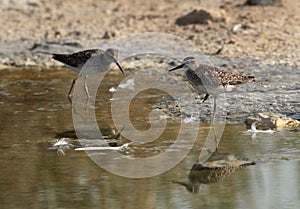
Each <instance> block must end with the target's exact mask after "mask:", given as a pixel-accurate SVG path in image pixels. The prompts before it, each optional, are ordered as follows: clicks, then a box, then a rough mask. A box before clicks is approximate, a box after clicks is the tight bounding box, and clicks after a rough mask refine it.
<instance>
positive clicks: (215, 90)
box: [194, 85, 234, 95]
mask: <svg viewBox="0 0 300 209" xmlns="http://www.w3.org/2000/svg"><path fill="white" fill-rule="evenodd" d="M233 87H234V86H233V85H227V86H222V85H221V86H213V87H212V86H202V85H201V86H194V88H195V89H196V91H197V92H198V93H199V94H209V95H217V94H222V93H226V92H230V91H232V90H233Z"/></svg>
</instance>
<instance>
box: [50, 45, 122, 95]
mask: <svg viewBox="0 0 300 209" xmlns="http://www.w3.org/2000/svg"><path fill="white" fill-rule="evenodd" d="M92 56H101V57H102V58H103V60H104V62H105V63H103V64H108V65H110V64H111V63H115V64H116V65H117V66H118V67H119V69H120V71H121V72H122V73H124V71H123V69H122V67H121V66H120V64H119V63H118V61H117V50H115V49H107V50H106V51H103V50H101V49H87V50H84V51H79V52H75V53H72V54H52V58H53V59H55V60H57V61H60V62H62V63H64V64H65V65H66V66H67V67H68V68H70V69H71V70H73V71H75V72H77V73H79V75H78V77H77V78H75V79H74V80H73V82H72V85H71V87H70V90H69V93H68V96H69V98H70V96H71V92H72V89H73V86H74V84H75V82H76V80H77V79H78V78H79V77H80V76H81V75H82V74H83V73H82V71H81V70H82V68H83V66H84V64H85V63H86V62H87V61H88V59H90V58H91V57H92ZM85 76H87V75H85ZM85 86H86V85H85ZM86 88H87V87H86ZM86 93H87V95H88V96H89V94H88V91H87V89H86Z"/></svg>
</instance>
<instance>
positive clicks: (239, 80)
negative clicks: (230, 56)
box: [170, 57, 254, 101]
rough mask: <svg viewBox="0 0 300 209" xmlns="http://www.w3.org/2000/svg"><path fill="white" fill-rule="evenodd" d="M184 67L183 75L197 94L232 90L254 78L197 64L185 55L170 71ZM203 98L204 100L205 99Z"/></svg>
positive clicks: (193, 59)
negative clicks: (180, 62)
mask: <svg viewBox="0 0 300 209" xmlns="http://www.w3.org/2000/svg"><path fill="white" fill-rule="evenodd" d="M179 68H185V69H186V71H185V75H186V77H187V79H188V81H189V82H190V83H191V85H192V86H193V87H194V88H195V90H197V92H198V93H199V94H204V93H206V94H207V95H206V97H205V100H206V99H207V98H208V96H209V94H212V95H217V94H221V93H224V92H227V91H231V90H232V86H234V85H239V84H243V83H246V82H249V81H252V80H254V76H244V75H241V74H238V73H235V72H226V71H224V70H222V69H221V68H218V67H212V66H209V65H204V64H199V65H198V64H197V63H196V60H195V58H194V57H187V58H185V59H184V60H183V63H182V64H181V65H179V66H177V67H175V68H173V69H171V70H170V71H173V70H176V69H179ZM205 100H204V101H205Z"/></svg>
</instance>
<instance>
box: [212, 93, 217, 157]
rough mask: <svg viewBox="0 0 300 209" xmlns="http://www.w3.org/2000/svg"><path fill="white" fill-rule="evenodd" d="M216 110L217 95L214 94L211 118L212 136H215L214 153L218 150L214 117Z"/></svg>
mask: <svg viewBox="0 0 300 209" xmlns="http://www.w3.org/2000/svg"><path fill="white" fill-rule="evenodd" d="M216 111H217V96H216V95H215V96H214V112H213V117H212V119H211V126H212V129H213V133H214V138H215V143H216V153H217V152H218V139H217V134H216V130H215V119H216Z"/></svg>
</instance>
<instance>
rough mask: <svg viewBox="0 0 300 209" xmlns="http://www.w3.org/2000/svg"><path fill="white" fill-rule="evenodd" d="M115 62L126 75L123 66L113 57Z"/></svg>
mask: <svg viewBox="0 0 300 209" xmlns="http://www.w3.org/2000/svg"><path fill="white" fill-rule="evenodd" d="M113 60H114V62H115V63H116V65H117V66H118V68H119V69H120V71H121V72H122V73H123V74H124V70H123V68H122V67H121V65H120V64H119V63H118V61H117V60H116V59H115V58H114V57H113Z"/></svg>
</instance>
